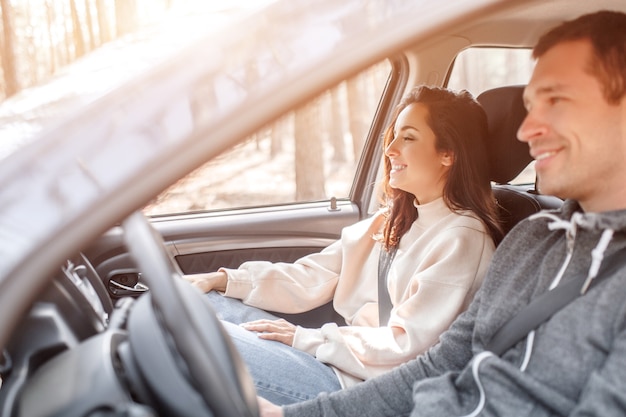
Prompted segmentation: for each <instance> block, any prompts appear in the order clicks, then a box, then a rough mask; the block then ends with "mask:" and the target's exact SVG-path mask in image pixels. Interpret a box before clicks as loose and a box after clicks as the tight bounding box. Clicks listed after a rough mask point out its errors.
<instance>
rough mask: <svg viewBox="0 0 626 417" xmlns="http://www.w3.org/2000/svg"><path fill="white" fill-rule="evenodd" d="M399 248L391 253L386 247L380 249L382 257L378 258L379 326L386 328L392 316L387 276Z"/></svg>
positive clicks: (394, 248) (395, 248)
mask: <svg viewBox="0 0 626 417" xmlns="http://www.w3.org/2000/svg"><path fill="white" fill-rule="evenodd" d="M397 250H398V247H397V246H394V247H393V248H391V249H390V250H389V251H386V250H385V248H384V247H381V248H380V256H379V257H378V326H379V327H384V326H386V325H387V323H388V322H389V315H390V314H391V308H392V307H393V306H392V304H391V297H390V296H389V290H388V289H387V276H388V275H389V268H390V267H391V262H392V261H393V258H394V256H395V255H396V251H397Z"/></svg>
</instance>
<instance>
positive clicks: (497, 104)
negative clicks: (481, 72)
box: [477, 85, 563, 233]
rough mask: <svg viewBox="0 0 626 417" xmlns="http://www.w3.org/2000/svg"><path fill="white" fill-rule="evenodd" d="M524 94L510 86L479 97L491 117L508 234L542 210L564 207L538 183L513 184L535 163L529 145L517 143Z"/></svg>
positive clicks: (492, 156) (497, 188) (494, 169)
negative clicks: (537, 188) (536, 186)
mask: <svg viewBox="0 0 626 417" xmlns="http://www.w3.org/2000/svg"><path fill="white" fill-rule="evenodd" d="M523 91H524V86H523V85H516V86H506V87H499V88H494V89H492V90H487V91H485V92H483V93H481V94H480V95H479V96H478V97H477V100H478V102H479V103H480V104H481V105H482V106H483V108H484V109H485V112H486V113H487V122H488V124H489V135H488V138H487V144H486V146H487V154H488V158H489V171H490V178H491V181H492V182H493V184H494V185H493V193H494V195H495V197H496V200H497V202H498V205H499V207H500V214H501V218H502V220H503V228H504V232H505V233H508V232H509V231H510V230H511V229H512V228H513V227H514V226H515V225H516V224H517V223H518V222H519V221H520V220H522V219H524V218H526V217H528V216H529V215H531V214H534V213H536V212H538V211H540V210H542V209H557V208H559V207H561V205H562V204H563V201H562V200H561V199H560V198H557V197H554V196H548V195H541V194H539V193H538V192H537V191H536V190H535V186H534V181H533V184H531V185H530V186H528V185H512V184H510V182H511V180H513V179H514V178H515V177H517V176H518V175H519V174H520V173H521V172H522V171H523V170H524V169H525V168H526V167H527V166H528V164H529V163H530V162H531V161H532V158H531V156H530V154H529V152H528V145H527V144H526V143H524V142H520V141H519V140H517V129H518V128H519V126H520V125H521V123H522V121H523V120H524V118H525V117H526V109H525V108H524V104H523V100H522V93H523Z"/></svg>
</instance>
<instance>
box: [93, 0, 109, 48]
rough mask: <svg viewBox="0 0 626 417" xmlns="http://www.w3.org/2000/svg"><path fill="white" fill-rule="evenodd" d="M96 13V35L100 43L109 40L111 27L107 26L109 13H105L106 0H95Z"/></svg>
mask: <svg viewBox="0 0 626 417" xmlns="http://www.w3.org/2000/svg"><path fill="white" fill-rule="evenodd" d="M96 14H97V15H98V35H99V38H100V44H103V43H107V42H108V41H110V40H111V28H110V26H109V14H108V13H107V5H106V0H96Z"/></svg>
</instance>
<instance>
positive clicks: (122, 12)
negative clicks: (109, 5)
mask: <svg viewBox="0 0 626 417" xmlns="http://www.w3.org/2000/svg"><path fill="white" fill-rule="evenodd" d="M115 23H116V28H117V30H116V32H115V33H116V35H117V36H118V37H120V36H123V35H126V34H127V33H131V32H132V31H133V30H135V27H136V25H137V2H136V1H135V0H115Z"/></svg>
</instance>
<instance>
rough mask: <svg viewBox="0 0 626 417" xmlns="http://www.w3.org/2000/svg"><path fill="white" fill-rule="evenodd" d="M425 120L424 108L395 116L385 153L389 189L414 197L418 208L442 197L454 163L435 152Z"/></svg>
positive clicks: (447, 154)
mask: <svg viewBox="0 0 626 417" xmlns="http://www.w3.org/2000/svg"><path fill="white" fill-rule="evenodd" d="M427 117H428V107H426V105H425V104H422V103H412V104H410V105H409V106H407V107H406V108H405V109H404V110H402V112H400V114H399V115H398V119H397V120H396V124H395V125H394V135H393V136H394V138H393V140H392V141H391V143H390V144H389V145H387V148H386V149H385V155H387V157H388V158H389V161H390V162H391V172H390V175H389V185H390V186H391V187H392V188H397V189H400V190H403V191H406V192H408V193H411V194H413V195H414V196H415V198H416V199H417V202H418V203H419V204H426V203H429V202H431V201H433V200H436V199H437V198H439V197H441V196H442V195H443V188H444V185H445V183H446V181H447V178H448V172H449V170H450V166H451V165H452V161H453V155H452V153H451V152H449V151H444V152H439V151H437V149H436V148H435V142H436V138H435V134H434V133H433V131H432V130H431V128H430V127H429V126H428V123H427V122H426V120H427Z"/></svg>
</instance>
